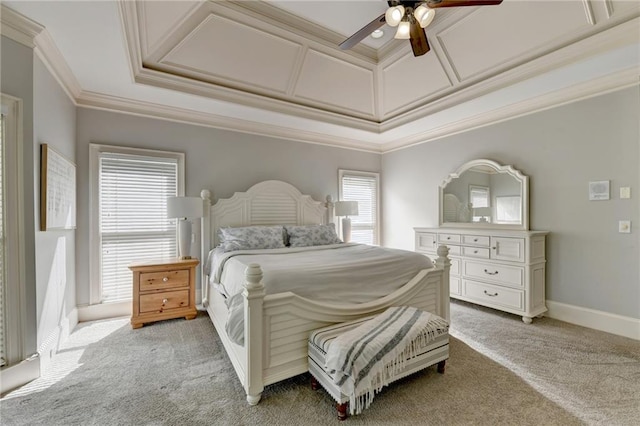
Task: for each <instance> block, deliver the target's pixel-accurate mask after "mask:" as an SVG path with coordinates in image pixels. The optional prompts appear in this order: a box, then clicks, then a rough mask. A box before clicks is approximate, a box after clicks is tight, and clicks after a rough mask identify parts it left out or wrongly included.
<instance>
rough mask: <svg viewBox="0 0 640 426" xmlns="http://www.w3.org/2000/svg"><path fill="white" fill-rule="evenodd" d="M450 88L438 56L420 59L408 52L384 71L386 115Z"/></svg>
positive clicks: (427, 56)
mask: <svg viewBox="0 0 640 426" xmlns="http://www.w3.org/2000/svg"><path fill="white" fill-rule="evenodd" d="M450 87H451V82H450V81H449V78H448V77H447V74H446V73H445V72H444V69H443V68H442V64H441V63H440V61H439V60H438V56H437V55H436V54H431V55H423V56H420V57H418V58H416V57H414V56H413V55H412V54H411V53H407V54H406V55H404V56H403V57H401V58H400V59H398V60H396V61H393V62H391V63H389V64H388V65H387V66H385V67H384V68H383V69H382V99H383V101H382V104H383V115H388V114H392V113H395V112H397V111H399V110H402V109H406V108H407V107H410V106H411V105H412V104H414V103H416V102H417V101H422V102H424V101H425V100H426V99H428V98H429V97H430V96H433V95H435V94H437V93H438V92H441V91H442V90H444V89H448V88H450Z"/></svg>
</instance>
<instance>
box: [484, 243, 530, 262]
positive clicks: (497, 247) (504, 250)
mask: <svg viewBox="0 0 640 426" xmlns="http://www.w3.org/2000/svg"><path fill="white" fill-rule="evenodd" d="M491 248H492V250H493V253H492V254H491V258H492V259H496V260H512V261H515V262H524V258H525V256H524V250H525V240H524V238H510V237H491Z"/></svg>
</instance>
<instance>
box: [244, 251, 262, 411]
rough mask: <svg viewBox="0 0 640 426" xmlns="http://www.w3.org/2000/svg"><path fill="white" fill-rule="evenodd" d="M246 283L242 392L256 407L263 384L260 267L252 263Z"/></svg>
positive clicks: (246, 275)
mask: <svg viewBox="0 0 640 426" xmlns="http://www.w3.org/2000/svg"><path fill="white" fill-rule="evenodd" d="M245 278H246V280H247V283H246V284H245V286H244V292H243V295H244V349H245V352H246V357H247V361H246V366H247V370H246V371H245V383H244V390H245V391H246V393H247V402H248V403H249V404H250V405H256V404H257V403H258V402H259V401H260V398H261V397H262V390H263V389H264V383H263V380H262V374H263V372H262V349H263V348H262V342H263V336H262V329H263V324H262V320H263V312H262V304H263V302H264V295H265V290H264V285H263V284H262V282H261V281H262V269H260V265H257V264H255V263H252V264H251V265H249V266H248V267H247V270H246V272H245Z"/></svg>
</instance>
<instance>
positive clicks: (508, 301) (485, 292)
mask: <svg viewBox="0 0 640 426" xmlns="http://www.w3.org/2000/svg"><path fill="white" fill-rule="evenodd" d="M462 295H463V296H466V297H469V298H472V299H476V300H478V301H480V302H482V303H483V304H485V305H487V306H492V305H494V306H500V307H506V308H511V309H517V310H524V292H523V291H520V290H515V289H512V288H506V287H500V286H495V285H491V284H484V283H479V282H476V281H470V280H463V281H462Z"/></svg>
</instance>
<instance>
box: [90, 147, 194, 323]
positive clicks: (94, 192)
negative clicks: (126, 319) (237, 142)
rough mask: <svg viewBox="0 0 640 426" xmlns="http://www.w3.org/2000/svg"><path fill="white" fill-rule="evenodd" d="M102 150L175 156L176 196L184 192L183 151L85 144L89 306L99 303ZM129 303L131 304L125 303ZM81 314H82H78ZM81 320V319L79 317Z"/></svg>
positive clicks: (151, 155)
mask: <svg viewBox="0 0 640 426" xmlns="http://www.w3.org/2000/svg"><path fill="white" fill-rule="evenodd" d="M102 152H113V153H120V154H130V155H144V156H148V157H162V158H175V159H176V160H177V162H178V195H179V196H182V195H184V191H185V189H184V188H185V184H184V182H185V168H184V164H185V154H184V153H183V152H175V151H161V150H155V149H146V148H133V147H126V146H113V145H105V144H98V143H90V144H89V185H90V186H89V235H90V240H91V244H90V246H89V280H90V285H89V303H90V304H91V305H98V304H101V300H100V296H101V290H100V233H99V226H100V224H99V223H98V209H99V196H98V193H99V188H98V184H99V182H98V178H99V176H98V174H99V170H100V167H99V164H98V159H99V156H100V153H102ZM129 305H131V303H130V302H129ZM79 316H80V317H81V316H82V314H81V313H79ZM80 321H82V319H80Z"/></svg>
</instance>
